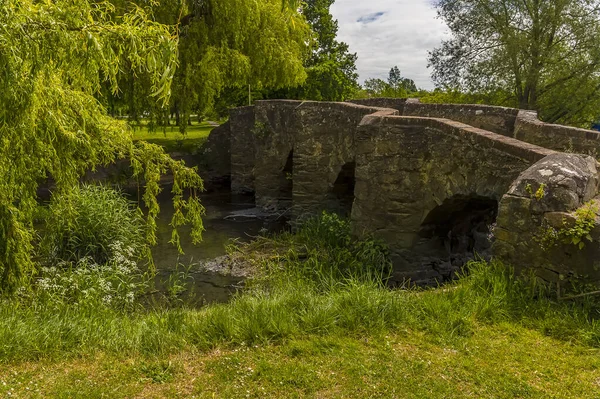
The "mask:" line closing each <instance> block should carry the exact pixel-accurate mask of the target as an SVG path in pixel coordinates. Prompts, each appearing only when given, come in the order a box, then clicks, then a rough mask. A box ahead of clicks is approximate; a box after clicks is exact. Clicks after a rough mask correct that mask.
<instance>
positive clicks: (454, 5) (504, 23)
mask: <svg viewBox="0 0 600 399" xmlns="http://www.w3.org/2000/svg"><path fill="white" fill-rule="evenodd" d="M437 8H438V14H439V17H440V18H441V19H442V20H444V21H445V22H446V23H447V24H448V26H449V28H450V31H451V32H452V37H451V38H450V39H448V40H445V41H444V42H443V43H442V45H441V46H440V47H439V48H436V49H435V50H433V51H432V52H431V53H430V56H429V64H430V66H431V67H433V70H434V72H433V79H434V81H435V82H436V84H437V85H438V86H440V87H443V88H457V89H459V90H461V91H466V92H474V93H484V94H485V93H503V95H502V97H503V99H502V98H497V100H499V101H498V102H496V104H498V105H509V106H518V107H520V108H525V109H535V110H538V111H539V112H540V116H541V118H542V119H543V120H545V121H547V122H552V123H556V122H559V123H566V124H572V125H581V126H585V127H589V126H591V123H593V122H594V121H596V120H597V118H598V111H597V110H598V107H599V106H600V95H598V94H599V93H600V74H599V72H600V49H599V48H598V46H597V43H598V40H600V7H599V6H598V3H597V2H596V1H592V0H551V1H539V0H526V1H513V0H484V1H474V0H439V1H438V2H437Z"/></svg>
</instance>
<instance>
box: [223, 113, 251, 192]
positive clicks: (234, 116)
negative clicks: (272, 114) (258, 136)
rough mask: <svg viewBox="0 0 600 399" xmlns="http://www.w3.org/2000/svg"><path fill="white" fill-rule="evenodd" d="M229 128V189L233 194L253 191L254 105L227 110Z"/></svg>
mask: <svg viewBox="0 0 600 399" xmlns="http://www.w3.org/2000/svg"><path fill="white" fill-rule="evenodd" d="M229 128H230V130H231V155H230V157H231V191H232V192H233V193H234V194H246V193H252V192H254V171H253V170H254V162H255V157H256V151H255V147H254V130H255V115H254V107H253V106H250V107H241V108H235V109H232V110H231V111H230V112H229Z"/></svg>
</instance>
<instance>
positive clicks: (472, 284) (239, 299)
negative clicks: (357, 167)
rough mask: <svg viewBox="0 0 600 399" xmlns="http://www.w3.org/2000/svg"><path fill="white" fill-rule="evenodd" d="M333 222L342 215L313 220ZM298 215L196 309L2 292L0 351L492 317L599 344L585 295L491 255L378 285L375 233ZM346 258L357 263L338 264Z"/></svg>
mask: <svg viewBox="0 0 600 399" xmlns="http://www.w3.org/2000/svg"><path fill="white" fill-rule="evenodd" d="M338 222H339V223H343V222H341V221H338V220H335V219H334V220H329V221H323V220H322V219H321V220H320V221H314V223H325V224H330V225H331V224H333V225H335V224H337V223H338ZM311 223H313V222H311ZM307 226H309V227H307V229H306V230H302V229H301V230H299V231H298V233H297V234H288V235H285V236H282V237H278V238H275V239H274V240H275V241H277V240H280V241H279V244H283V243H285V244H286V245H291V244H293V246H290V248H291V249H289V250H288V252H285V253H284V255H283V256H275V257H272V258H273V259H271V258H270V257H267V259H268V260H267V261H265V265H264V267H265V270H266V272H265V276H264V277H263V279H259V280H258V281H256V282H255V283H254V284H253V285H251V287H250V288H249V289H248V290H246V291H244V292H242V293H240V294H238V295H235V296H234V297H233V299H232V300H231V302H229V303H227V304H220V305H211V306H208V307H205V308H203V309H199V310H193V309H186V308H177V309H164V308H163V309H152V310H148V309H141V308H136V309H135V310H123V309H116V308H112V307H106V306H105V307H94V306H79V307H78V306H71V305H69V304H64V306H60V307H56V306H54V307H49V306H45V305H44V303H33V304H32V303H31V302H30V303H19V302H15V301H14V300H5V301H4V302H2V303H0V342H1V343H2V344H1V345H0V359H2V360H4V361H14V360H31V359H36V358H40V357H64V356H76V355H79V354H82V353H91V352H94V351H106V352H114V353H119V354H128V353H131V354H139V353H143V354H152V355H160V354H165V353H169V352H172V351H176V350H180V349H186V350H193V349H197V350H206V349H210V348H213V347H215V346H222V345H226V346H227V345H255V344H264V343H273V342H275V343H277V342H282V341H285V340H288V339H293V338H297V337H302V336H307V335H329V334H343V335H348V334H365V333H368V334H379V333H385V332H386V331H391V330H398V329H404V330H406V329H411V330H417V331H423V332H424V333H426V334H428V335H429V336H430V337H431V339H434V340H438V341H440V342H443V343H444V344H445V345H450V346H452V345H459V344H460V342H461V340H463V339H466V338H468V337H470V336H471V335H472V334H474V333H475V332H476V331H477V328H478V326H479V325H480V324H499V323H505V324H507V325H509V326H510V325H519V326H525V327H527V328H532V329H535V330H538V331H541V332H543V333H544V334H547V335H549V336H552V337H555V338H557V339H561V340H568V341H576V342H578V343H581V344H585V345H592V346H600V323H599V322H598V320H597V316H598V308H597V307H596V306H595V304H594V303H593V302H577V303H570V304H565V303H556V302H554V301H553V300H552V299H551V298H552V297H551V296H549V295H546V293H545V292H544V290H543V287H540V286H538V285H536V284H535V283H534V281H535V280H521V279H517V278H515V277H514V276H513V274H512V273H511V271H510V269H509V268H508V267H506V266H504V265H503V264H501V263H498V262H491V263H486V262H475V263H471V264H469V265H468V270H465V273H464V274H463V275H462V276H461V278H460V279H459V280H458V281H456V282H454V283H451V284H448V285H446V286H443V287H440V288H438V289H432V290H416V289H415V290H389V289H387V288H385V286H384V284H383V280H382V276H385V274H384V272H383V271H384V270H386V268H387V267H388V263H387V261H386V259H387V256H386V254H385V251H383V252H381V251H379V250H374V249H373V248H379V246H378V245H379V244H376V243H372V242H371V243H369V242H366V241H365V242H356V241H353V240H352V239H351V238H349V236H348V235H346V233H344V234H340V235H339V237H338V238H339V239H338V238H336V239H331V240H328V239H323V236H322V235H321V233H319V234H317V233H315V232H314V230H312V231H313V233H309V232H310V231H311V230H310V229H312V228H316V227H318V226H312V227H310V226H311V225H310V224H309V225H307ZM321 227H322V226H321ZM340 227H341V228H343V227H344V226H343V224H342V225H340ZM319 228H320V227H319ZM330 233H331V234H333V235H337V234H338V233H339V232H338V231H336V230H335V229H334V230H332V231H330V230H329V229H327V231H326V232H325V233H323V234H330ZM313 234H314V235H313ZM330 238H331V237H330ZM274 244H277V242H275V243H274ZM361 248H363V249H362V250H361ZM364 248H367V249H368V250H365V249H364ZM369 248H370V249H369ZM337 252H341V253H343V255H339V254H337ZM338 256H339V258H338ZM376 259H379V260H383V261H382V262H379V263H378V262H377V261H376ZM348 262H350V264H355V265H356V266H357V267H358V265H362V266H363V267H364V268H365V269H362V270H363V271H364V270H367V272H360V271H359V270H358V269H356V270H355V269H354V268H350V269H348V268H347V267H345V265H347V263H348ZM369 269H372V270H371V271H370V272H369V271H368V270H369Z"/></svg>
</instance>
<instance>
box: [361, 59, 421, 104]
mask: <svg viewBox="0 0 600 399" xmlns="http://www.w3.org/2000/svg"><path fill="white" fill-rule="evenodd" d="M363 88H364V90H365V91H366V94H367V96H368V97H393V98H406V97H408V96H410V95H413V93H415V92H416V91H417V86H416V85H415V82H414V81H413V80H412V79H409V78H404V77H402V74H401V73H400V69H398V67H397V66H394V67H393V68H392V69H390V73H389V76H388V80H387V82H386V81H383V80H382V79H375V78H373V79H367V80H365V83H364V85H363Z"/></svg>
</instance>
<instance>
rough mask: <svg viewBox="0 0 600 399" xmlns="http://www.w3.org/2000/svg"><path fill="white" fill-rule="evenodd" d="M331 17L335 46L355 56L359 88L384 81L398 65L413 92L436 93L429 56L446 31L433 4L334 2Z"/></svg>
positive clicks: (418, 0)
mask: <svg viewBox="0 0 600 399" xmlns="http://www.w3.org/2000/svg"><path fill="white" fill-rule="evenodd" d="M331 14H332V15H333V16H334V18H336V19H337V20H338V22H339V24H338V25H339V31H338V40H339V41H343V42H346V43H348V44H349V45H350V51H351V52H353V53H357V54H358V60H357V63H356V65H357V67H358V73H359V75H360V78H359V81H360V82H361V83H362V82H363V81H364V80H365V79H368V78H381V79H384V80H387V76H388V73H389V71H390V69H391V68H392V67H393V66H395V65H397V66H398V68H400V71H401V72H402V76H404V77H407V78H410V79H413V80H414V81H415V83H416V84H417V87H420V88H423V89H432V88H433V87H434V86H433V82H432V81H431V71H430V70H428V69H427V52H428V51H429V50H432V49H433V48H434V47H437V46H438V45H439V44H440V42H441V40H442V39H443V38H444V37H445V36H446V35H447V34H448V28H447V27H446V26H445V24H444V23H443V22H442V21H440V20H439V19H437V18H436V11H435V9H434V8H433V6H432V0H336V1H335V3H333V5H332V6H331Z"/></svg>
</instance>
